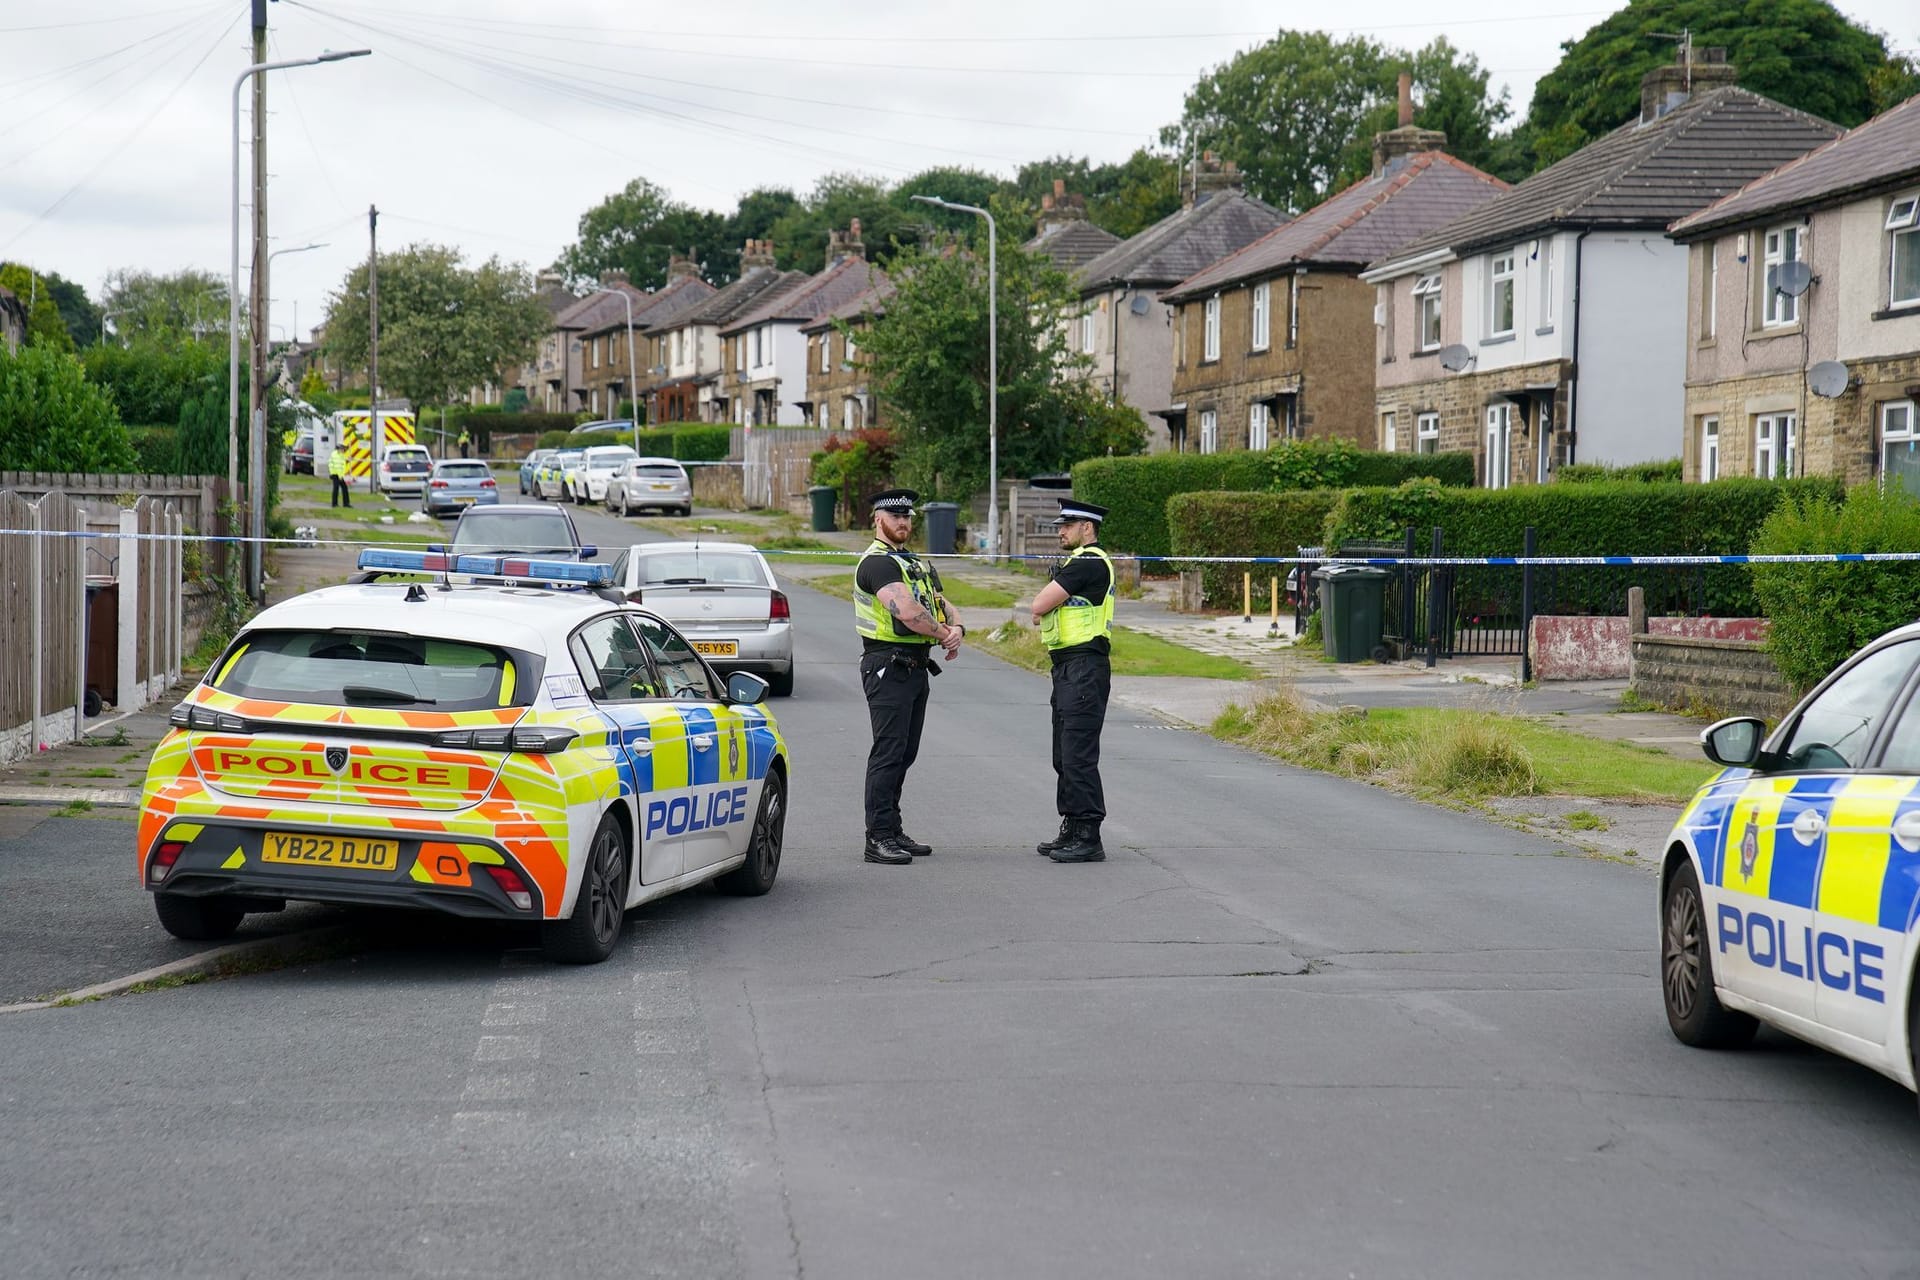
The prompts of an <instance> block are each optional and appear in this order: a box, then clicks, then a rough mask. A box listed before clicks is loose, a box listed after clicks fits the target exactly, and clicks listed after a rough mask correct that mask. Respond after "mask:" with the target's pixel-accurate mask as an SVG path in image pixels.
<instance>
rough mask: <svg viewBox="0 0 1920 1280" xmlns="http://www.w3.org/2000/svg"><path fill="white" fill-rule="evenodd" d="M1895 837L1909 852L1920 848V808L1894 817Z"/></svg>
mask: <svg viewBox="0 0 1920 1280" xmlns="http://www.w3.org/2000/svg"><path fill="white" fill-rule="evenodd" d="M1893 838H1894V839H1895V840H1898V841H1899V842H1900V845H1901V847H1902V848H1904V849H1905V850H1906V851H1907V852H1908V853H1912V852H1915V851H1916V850H1920V809H1916V810H1910V811H1908V812H1906V813H1903V814H1901V815H1900V816H1899V817H1898V818H1896V819H1894V823H1893Z"/></svg>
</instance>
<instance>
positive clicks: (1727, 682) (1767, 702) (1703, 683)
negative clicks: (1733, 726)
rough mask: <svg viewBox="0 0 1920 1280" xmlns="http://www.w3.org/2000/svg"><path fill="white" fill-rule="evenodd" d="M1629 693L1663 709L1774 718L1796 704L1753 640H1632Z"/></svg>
mask: <svg viewBox="0 0 1920 1280" xmlns="http://www.w3.org/2000/svg"><path fill="white" fill-rule="evenodd" d="M1633 691H1634V693H1636V694H1637V695H1639V696H1640V697H1641V698H1644V699H1645V700H1646V701H1648V702H1656V703H1660V704H1662V705H1665V706H1686V707H1700V708H1707V709H1710V710H1712V711H1713V712H1715V713H1717V714H1719V715H1723V716H1735V715H1748V716H1759V717H1761V718H1762V719H1765V720H1770V721H1772V720H1778V719H1780V717H1782V716H1784V715H1785V714H1786V713H1787V712H1788V711H1790V710H1791V709H1792V708H1793V704H1794V702H1795V701H1796V699H1795V697H1794V694H1793V690H1792V688H1791V687H1790V686H1789V685H1788V684H1787V681H1786V678H1785V677H1784V676H1782V675H1781V674H1780V672H1779V670H1778V669H1777V668H1776V667H1775V666H1774V664H1773V658H1772V656H1771V655H1770V654H1768V653H1767V651H1766V649H1765V647H1764V646H1763V645H1762V644H1761V643H1760V642H1758V641H1753V640H1698V639H1692V638H1689V637H1686V636H1660V635H1637V636H1634V637H1633Z"/></svg>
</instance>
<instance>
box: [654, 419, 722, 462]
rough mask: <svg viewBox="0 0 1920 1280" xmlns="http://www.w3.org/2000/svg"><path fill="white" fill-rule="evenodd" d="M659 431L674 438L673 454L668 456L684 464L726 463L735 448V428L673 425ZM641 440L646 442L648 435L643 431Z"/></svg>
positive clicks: (705, 424) (684, 424)
mask: <svg viewBox="0 0 1920 1280" xmlns="http://www.w3.org/2000/svg"><path fill="white" fill-rule="evenodd" d="M659 431H660V434H661V435H663V436H665V435H671V436H672V437H673V452H672V453H671V454H669V455H667V456H668V457H673V458H678V459H680V461H682V462H724V461H725V460H726V457H727V454H728V453H729V452H731V450H732V448H733V428H732V427H729V426H725V425H723V424H720V423H713V424H708V423H700V422H681V423H673V424H666V425H663V426H661V427H660V428H659ZM640 438H641V439H642V440H645V439H646V438H647V433H646V432H644V431H642V432H641V433H640Z"/></svg>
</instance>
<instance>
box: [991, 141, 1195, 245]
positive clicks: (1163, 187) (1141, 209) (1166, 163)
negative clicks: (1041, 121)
mask: <svg viewBox="0 0 1920 1280" xmlns="http://www.w3.org/2000/svg"><path fill="white" fill-rule="evenodd" d="M1055 179H1058V180H1060V181H1062V182H1064V183H1066V187H1067V190H1068V192H1070V193H1071V194H1074V195H1080V196H1085V197H1086V200H1087V220H1088V221H1090V222H1092V223H1093V225H1094V226H1096V227H1100V228H1102V229H1103V230H1106V231H1111V232H1112V233H1113V234H1114V235H1116V236H1119V237H1120V238H1121V239H1122V240H1125V239H1128V238H1129V237H1132V236H1135V235H1138V234H1139V233H1140V232H1142V231H1144V230H1146V229H1147V228H1148V227H1150V226H1152V225H1153V224H1154V223H1156V222H1158V221H1160V219H1162V218H1164V217H1166V216H1167V215H1168V214H1170V213H1173V212H1174V211H1175V210H1177V209H1179V207H1180V162H1179V160H1178V159H1176V158H1175V157H1174V156H1173V155H1171V154H1170V153H1167V152H1162V151H1153V150H1149V149H1148V148H1146V147H1141V148H1140V149H1138V150H1137V151H1135V152H1134V153H1133V154H1132V155H1130V156H1128V157H1127V158H1126V159H1125V160H1122V161H1120V162H1119V163H1118V164H1103V165H1094V164H1092V163H1091V162H1089V161H1088V160H1087V158H1086V157H1085V156H1049V157H1048V158H1047V159H1045V160H1038V161H1035V162H1033V163H1032V164H1024V165H1021V166H1020V170H1019V172H1018V173H1017V174H1016V175H1015V176H1014V180H1013V191H1014V194H1015V195H1016V196H1018V198H1019V199H1020V200H1021V201H1023V202H1024V203H1026V204H1027V205H1029V206H1030V207H1032V208H1034V209H1038V208H1039V207H1040V202H1041V200H1042V199H1043V198H1045V197H1046V196H1049V195H1052V194H1053V184H1054V180H1055Z"/></svg>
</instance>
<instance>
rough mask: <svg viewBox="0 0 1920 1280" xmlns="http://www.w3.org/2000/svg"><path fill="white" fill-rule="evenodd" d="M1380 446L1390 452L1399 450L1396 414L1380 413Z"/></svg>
mask: <svg viewBox="0 0 1920 1280" xmlns="http://www.w3.org/2000/svg"><path fill="white" fill-rule="evenodd" d="M1380 447H1381V448H1382V449H1384V450H1386V451H1387V452H1388V453H1394V452H1397V451H1398V450H1399V448H1400V433H1399V430H1398V420H1397V416H1396V415H1394V414H1391V413H1383V414H1381V415H1380Z"/></svg>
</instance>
